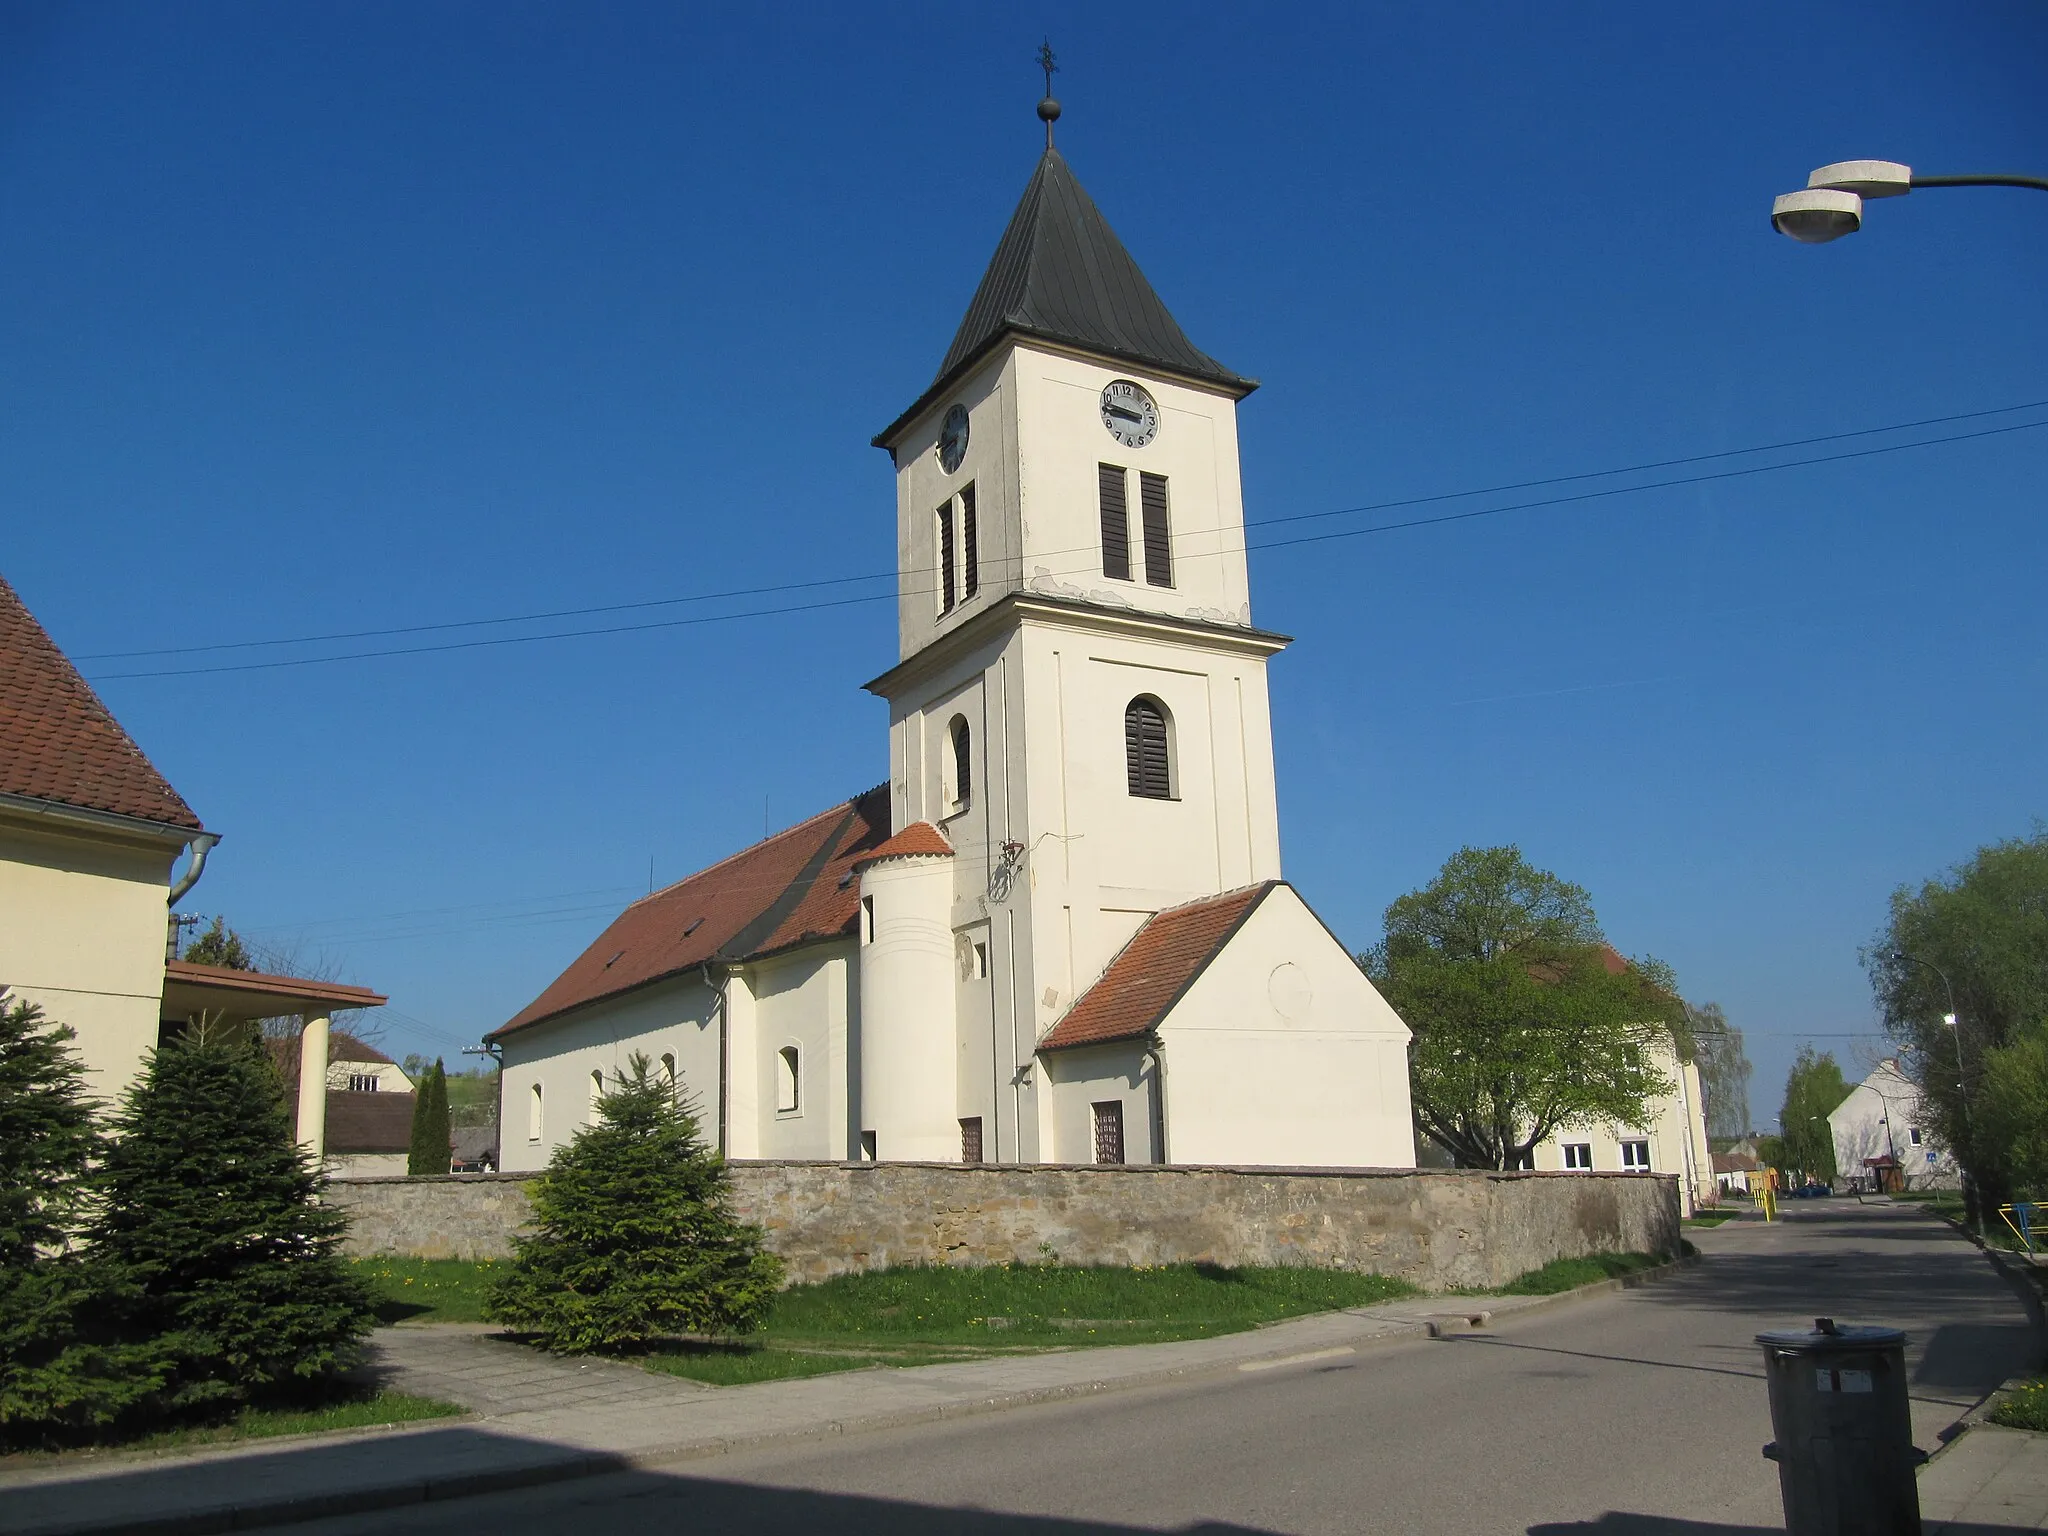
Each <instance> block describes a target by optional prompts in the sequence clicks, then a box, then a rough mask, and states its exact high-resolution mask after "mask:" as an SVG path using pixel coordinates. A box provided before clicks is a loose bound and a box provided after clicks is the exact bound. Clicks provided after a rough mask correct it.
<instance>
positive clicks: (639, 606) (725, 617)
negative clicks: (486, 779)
mask: <svg viewBox="0 0 2048 1536" xmlns="http://www.w3.org/2000/svg"><path fill="white" fill-rule="evenodd" d="M2042 408H2048V401H2036V402H2032V403H2029V404H2025V405H2011V406H1998V407H1995V408H1993V409H1990V410H1984V411H1970V412H1964V413H1960V414H1958V415H1954V416H1946V417H1930V418H1927V419H1925V420H1923V421H1918V422H1900V423H1895V424H1893V425H1891V426H1884V427H1864V428H1859V429H1857V430H1856V431H1853V432H1837V433H1829V434H1826V435H1823V436H1820V437H1811V438H1801V439H1797V440H1793V441H1789V442H1784V443H1771V444H1762V445H1758V446H1755V447H1751V448H1730V449H1723V450H1720V451H1718V452H1714V453H1705V454H1693V455H1689V456H1687V457H1684V458H1678V459H1666V460H1661V461H1657V462H1656V463H1652V464H1643V465H1633V466H1626V467H1623V468H1618V469H1604V470H1588V471H1585V472H1583V473H1581V474H1574V475H1558V476H1552V477H1549V478H1547V479H1542V480H1530V481H1520V482H1516V483H1513V484H1508V485H1501V486H1492V487H1486V488H1482V489H1474V490H1465V491H1444V492H1439V493H1436V494H1434V495H1430V496H1418V497H1406V498H1401V499H1398V500H1393V501H1384V502H1375V503H1370V504H1367V505H1362V506H1357V507H1343V508H1336V509H1331V510H1328V511H1320V512H1301V513H1292V514H1288V515H1285V516H1281V517H1272V518H1262V519H1258V520H1257V521H1254V522H1250V523H1248V524H1247V525H1246V526H1247V528H1248V529H1255V528H1265V527H1274V526H1278V525H1282V524H1288V523H1299V522H1308V521H1314V520H1319V519H1325V518H1332V517H1351V516H1360V515H1363V514H1365V513H1369V512H1380V511H1392V510H1396V509H1398V508H1402V507H1414V506H1429V505H1436V504H1440V503H1442V502H1445V501H1454V500H1462V499H1465V498H1469V497H1473V496H1487V495H1499V494H1503V493H1505V492H1507V491H1512V490H1523V489H1536V488H1541V487H1544V486H1550V485H1561V484H1568V483H1571V482H1573V481H1580V480H1592V479H1610V478H1613V477H1615V476H1619V475H1626V474H1636V473H1642V472H1645V471H1647V470H1650V469H1657V468H1670V467H1678V466H1683V465H1687V464H1699V463H1706V462H1711V461H1714V460H1720V459H1727V458H1734V457H1742V456H1748V455H1753V454H1758V453H1769V452H1778V451H1783V450H1785V449H1787V448H1793V447H1803V446H1812V445H1816V444H1820V443H1826V442H1839V441H1844V440H1848V439H1852V438H1858V437H1869V436H1873V435H1878V434H1882V433H1886V432H1900V431H1908V430H1912V429H1914V428H1917V427H1924V426H1931V425H1939V424H1943V423H1950V422H1956V421H1965V420H1976V419H1982V418H1985V417H1990V416H1999V415H2009V414H2012V413H2014V412H2018V411H2025V410H2038V409H2042ZM2043 427H2048V420H2043V421H2029V422H2019V423H2014V424H2010V425H2006V426H1998V427H1985V428H1980V429H1979V430H1977V431H1974V432H1957V433H1951V434H1948V435H1946V436H1942V437H1931V438H1917V439H1914V440H1913V441H1910V442H1904V443H1884V444H1880V445H1878V446H1875V447H1869V448H1855V449H1849V450H1845V451H1843V452H1840V453H1829V454H1815V455H1811V456H1808V457H1805V458H1797V459H1788V460H1784V461H1781V462H1777V463H1771V464H1752V465H1744V466H1740V467H1737V468H1734V469H1724V470H1716V471H1712V472H1710V473H1705V474H1697V475H1680V476H1673V477H1670V478H1666V479H1662V480H1652V481H1647V482H1643V483H1640V484H1634V485H1623V486H1605V487H1600V488H1596V489H1593V490H1586V491H1576V492H1573V493H1571V494H1569V495H1563V496H1550V497H1542V498H1539V499H1537V500H1533V501H1521V502H1510V503H1508V504H1506V505H1503V506H1491V507H1475V508H1470V509H1467V510H1465V511H1459V512H1444V513H1438V514H1434V515H1432V516H1429V517H1418V518H1408V519H1404V520H1402V521H1400V522H1393V523H1373V524H1369V525H1367V526H1366V527H1363V528H1345V529H1338V530H1335V531H1333V532H1328V533H1313V534H1303V535H1300V536H1297V537H1294V538H1285V539H1266V540H1261V541H1259V542H1256V543H1255V542H1252V541H1251V540H1250V539H1249V538H1247V540H1246V541H1245V542H1243V543H1241V544H1234V545H1230V546H1226V547H1225V548H1222V549H1217V550H1208V551H1194V552H1190V553H1189V554H1188V555H1184V556H1182V557H1181V558H1182V559H1183V560H1188V559H1202V558H1209V559H1214V558H1219V557H1221V556H1223V555H1227V554H1236V553H1240V552H1249V551H1255V550H1263V549H1288V548H1294V547H1297V546H1300V545H1304V544H1321V543H1330V542H1334V541H1337V540H1340V539H1353V538H1365V537H1370V536H1372V535H1376V534H1384V533H1394V532H1399V531H1402V530H1405V529H1413V528H1427V527H1434V526H1437V525H1440V524H1445V523H1458V522H1469V521H1473V520H1476V519H1479V518H1486V517H1498V516H1501V515H1502V514H1504V513H1509V512H1525V511H1533V510H1537V509H1541V508H1546V507H1557V506H1566V505H1571V504H1574V503H1578V502H1587V501H1596V500H1603V499H1607V498H1611V497H1615V496H1627V495H1634V494H1637V493H1640V492H1645V491H1655V490H1668V489H1672V488H1674V487H1679V486H1687V485H1701V484H1707V483H1710V482H1714V481H1720V480H1734V479H1743V478H1747V477H1750V476H1754V475H1764V474H1775V473H1778V472H1780V471H1782V470H1787V469H1800V468H1807V467H1811V466H1815V465H1822V464H1837V463H1843V462H1847V461H1850V460H1855V459H1866V458H1874V457H1878V456H1881V455H1886V454H1893V453H1905V452H1910V451H1912V450H1914V449H1918V448H1934V447H1939V446H1942V445H1944V444H1949V443H1962V442H1971V441H1975V440H1977V439H1980V438H1988V437H2000V436H2005V435H2008V434H2011V433H2016V432H2028V431H2034V430H2037V429H2040V428H2043ZM1094 552H1095V551H1094V548H1093V546H1088V547H1085V548H1076V549H1071V550H1057V551H1051V552H1050V554H1053V555H1060V554H1070V555H1071V554H1084V553H1085V554H1090V555H1092V554H1093V553H1094ZM1056 574H1063V575H1081V574H1084V572H1083V571H1082V570H1079V569H1077V570H1074V571H1070V572H1061V573H1056ZM882 580H892V581H894V582H895V583H896V587H895V590H892V591H887V592H875V593H867V594H862V595H859V596H853V597H841V598H830V599H825V600H822V601H817V602H805V603H790V604H784V605H782V606H779V607H768V608H748V609H742V610H740V611H738V612H733V613H715V614H702V615H691V616H686V617H681V618H670V619H652V620H647V621H644V622H640V623H632V624H613V625H599V626H592V627H587V628H581V629H568V630H549V631H545V632H543V633H540V634H526V635H493V636H484V637H480V638H474V639H467V640H448V641H440V642H436V643H433V644H427V645H402V646H386V647H382V648H379V649H374V650H356V651H343V652H339V653H336V654H332V655H321V656H292V657H283V658H279V659H276V660H266V661H244V662H228V663H220V664H214V665H205V666H194V667H166V668H158V669H152V670H144V671H133V672H104V673H96V674H93V680H94V681H106V682H116V681H123V680H129V679H140V678H155V677H194V676H202V675H209V674H216V673H226V672H264V671H275V670H280V669H283V668H291V667H309V666H324V665H328V664H330V663H334V662H342V661H368V660H375V659H380V658H384V657H392V656H419V655H430V654H436V653H440V652H449V651H464V650H481V649H490V648H495V647H500V646H508V645H533V644H538V643H541V642H544V641H552V640H573V639H583V638H589V637H595V636H605V635H620V634H636V633H643V632H646V631H650V630H661V629H681V628H688V627H693V626H696V625H702V624H719V623H728V622H731V621H734V620H738V619H752V618H771V617H776V616H779V615H785V614H792V613H812V612H820V611H824V610H827V609H833V608H846V607H853V606H857V605H860V604H863V603H877V602H891V601H895V600H897V599H898V598H899V597H900V596H904V595H911V594H915V593H919V592H929V591H935V590H936V588H935V587H932V586H927V585H925V584H924V583H926V582H927V581H928V580H929V578H928V577H927V576H926V574H925V573H923V572H909V571H889V572H868V573H866V574H863V575H857V576H837V577H825V578H820V579H818V580H815V581H806V582H789V583H782V584H779V585H775V586H763V587H750V588H736V589H732V590H730V591H725V592H712V593H698V594H693V595H688V596H682V597H672V598H653V599H647V600H645V601H641V602H634V603H619V604H610V605H606V606H603V607H595V608H580V609H560V610H555V611H553V612H551V613H546V614H527V615H515V616H506V617H501V618H491V619H464V620H452V621H447V622H443V623H435V624H422V625H408V626H402V627H397V628H392V629H384V630H359V631H350V632H345V633H336V634H330V635H309V636H301V637H297V638H293V639H275V640H248V641H232V642H222V643H219V644H214V645H204V646H184V647H168V648H165V649H161V650H155V651H127V652H120V651H107V652H98V653H95V654H93V655H88V656H83V657H81V658H80V659H81V660H116V659H141V658H144V657H150V656H178V655H198V654H205V653H209V652H218V651H223V650H248V649H255V648H260V647H280V646H288V645H311V644H320V643H335V642H340V641H345V640H351V639H369V638H381V637H396V636H400V635H409V634H427V633H435V632H446V631H449V630H455V629H475V628H485V627H491V626H501V625H508V624H520V623H534V622H542V621H545V620H548V619H556V618H570V617H580V616H589V615H595V614H601V613H620V612H628V611H633V610H643V609H647V608H659V607H673V606H677V605H680V604H684V603H701V602H712V601H718V600H729V599H734V598H740V597H748V596H761V595H769V594H774V593H779V592H796V591H805V590H814V589H817V588H820V587H829V586H843V585H849V584H858V583H862V582H872V581H882Z"/></svg>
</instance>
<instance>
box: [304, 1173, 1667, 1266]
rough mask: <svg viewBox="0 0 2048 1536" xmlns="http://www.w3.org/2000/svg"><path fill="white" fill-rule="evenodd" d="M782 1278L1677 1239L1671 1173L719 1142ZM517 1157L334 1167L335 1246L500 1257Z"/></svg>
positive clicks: (1529, 1249)
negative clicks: (918, 1153) (965, 1162)
mask: <svg viewBox="0 0 2048 1536" xmlns="http://www.w3.org/2000/svg"><path fill="white" fill-rule="evenodd" d="M728 1167H729V1169H730V1171H731V1176H732V1188H733V1196H734V1202H733V1203H734V1206H735V1208H736V1210H737V1211H738V1213H739V1214H740V1215H742V1216H743V1217H745V1218H746V1219H747V1220H749V1221H754V1222H758V1223H759V1224H760V1225H761V1226H762V1227H763V1228H764V1229H765V1230H766V1231H767V1234H768V1239H767V1241H768V1246H769V1247H770V1248H772V1249H773V1250H774V1251H775V1252H777V1253H779V1254H780V1255H781V1256H782V1257H783V1259H784V1260H785V1262H786V1263H787V1264H788V1266H789V1274H790V1278H791V1279H792V1280H822V1279H826V1278H828V1277H830V1276H832V1275H841V1274H848V1273H852V1272H855V1271H859V1270H866V1269H881V1268H885V1267H887V1266H889V1265H894V1264H1005V1263H1021V1264H1031V1263H1041V1262H1044V1261H1047V1260H1050V1259H1057V1260H1058V1261H1060V1262H1063V1263H1068V1264H1117V1265H1132V1264H1182V1263H1196V1262H1208V1263H1214V1264H1224V1265H1231V1266H1237V1265H1247V1264H1304V1265H1313V1266H1317V1267H1326V1268H1336V1269H1354V1270H1366V1271H1370V1272H1373V1273H1376V1274H1383V1275H1393V1276H1396V1277H1398V1278H1400V1279H1403V1280H1407V1281H1410V1282H1412V1283H1413V1284H1415V1285H1419V1286H1421V1287H1422V1288H1423V1289H1425V1290H1432V1291H1435V1290H1443V1289H1446V1288H1449V1287H1455V1286H1473V1287H1484V1286H1497V1285H1502V1284H1505V1283H1506V1282H1507V1281H1509V1280H1512V1279H1514V1278H1515V1276H1517V1275H1520V1274H1524V1273H1526V1272H1527V1271H1529V1270H1532V1269H1539V1268H1541V1267H1542V1266H1543V1265H1545V1264H1547V1263H1549V1262H1550V1261H1551V1260H1552V1259H1560V1258H1582V1257H1584V1256H1586V1255H1588V1254H1594V1253H1627V1252H1648V1253H1673V1252H1676V1251H1677V1250H1678V1243H1679V1229H1678V1182H1677V1180H1676V1179H1675V1178H1674V1177H1673V1176H1671V1175H1669V1174H1642V1173H1492V1172H1487V1171H1485V1170H1471V1169H1405V1168H1403V1169H1384V1170H1383V1169H1361V1168H1211V1167H1179V1166H1168V1167H1153V1166H1127V1167H1117V1168H1104V1167H1093V1166H1061V1165H1032V1166H999V1165H984V1166H971V1167H970V1166H961V1165H958V1164H952V1163H797V1162H734V1163H731V1164H728ZM531 1178H532V1175H531V1174H453V1175H448V1176H444V1177H440V1178H419V1179H336V1180H334V1181H332V1183H331V1184H330V1185H329V1192H328V1198H329V1200H330V1201H331V1202H332V1203H333V1204H334V1205H336V1206H338V1207H340V1208H341V1209H343V1210H345V1211H347V1212H348V1214H349V1217H350V1229H349V1242H348V1246H349V1252H351V1253H352V1254H356V1255H360V1256H368V1255H375V1254H387V1253H388V1254H404V1255H411V1256H414V1257H420V1258H460V1259H484V1258H502V1257H504V1256H505V1255H506V1254H508V1253H509V1252H510V1251H511V1246H510V1239H511V1237H512V1235H513V1233H514V1232H516V1231H518V1230H519V1229H520V1228H521V1227H522V1226H523V1225H524V1224H525V1222H526V1220H527V1217H528V1205H527V1196H526V1185H527V1184H528V1182H529V1181H530V1180H531Z"/></svg>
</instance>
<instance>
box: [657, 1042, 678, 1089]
mask: <svg viewBox="0 0 2048 1536" xmlns="http://www.w3.org/2000/svg"><path fill="white" fill-rule="evenodd" d="M661 1080H662V1082H663V1083H664V1084H665V1085H666V1086H667V1088H668V1091H669V1092H670V1093H674V1092H675V1091H676V1058H675V1056H674V1054H673V1053H671V1052H669V1051H663V1052H662V1053H661Z"/></svg>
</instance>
